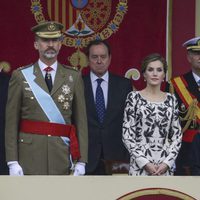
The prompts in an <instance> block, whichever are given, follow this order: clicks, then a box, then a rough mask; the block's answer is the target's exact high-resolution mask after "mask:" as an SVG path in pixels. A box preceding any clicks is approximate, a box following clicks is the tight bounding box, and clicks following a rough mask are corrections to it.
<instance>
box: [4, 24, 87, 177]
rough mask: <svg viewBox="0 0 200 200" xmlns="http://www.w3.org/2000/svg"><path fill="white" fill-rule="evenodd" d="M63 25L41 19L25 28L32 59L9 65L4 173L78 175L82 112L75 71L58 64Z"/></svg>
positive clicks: (82, 156) (83, 145) (81, 170)
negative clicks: (31, 34)
mask: <svg viewBox="0 0 200 200" xmlns="http://www.w3.org/2000/svg"><path fill="white" fill-rule="evenodd" d="M62 28H63V25H62V24H60V23H57V22H53V21H46V22H43V23H41V24H39V25H37V26H34V27H33V28H32V29H31V30H32V31H33V32H34V33H35V42H34V47H35V49H36V50H38V52H39V60H38V61H37V62H36V63H35V64H31V65H29V66H26V67H21V68H19V69H17V70H15V71H14V72H13V74H12V77H11V79H10V82H9V90H8V101H7V107H6V129H5V133H6V135H5V139H6V140H5V142H6V160H7V164H8V167H9V174H10V175H16V176H21V175H68V174H70V167H71V162H70V158H72V159H71V160H73V161H74V164H75V161H76V164H75V167H74V172H73V174H74V175H75V176H76V175H84V174H85V164H86V162H87V151H88V137H87V135H88V130H87V117H86V109H85V100H84V85H83V80H82V76H81V73H80V72H79V71H77V70H75V69H73V68H71V67H68V66H64V65H61V64H60V63H59V62H58V61H57V55H58V53H59V50H60V48H61V45H62V32H61V30H62Z"/></svg>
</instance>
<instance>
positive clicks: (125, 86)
mask: <svg viewBox="0 0 200 200" xmlns="http://www.w3.org/2000/svg"><path fill="white" fill-rule="evenodd" d="M87 56H88V60H89V67H90V73H89V74H88V75H86V76H84V77H83V80H84V84H85V98H86V110H87V118H88V134H89V138H88V140H89V146H88V164H87V165H86V174H87V175H109V174H110V173H112V172H110V169H109V170H108V168H109V167H108V165H107V164H108V163H109V162H111V163H112V161H128V159H129V156H128V152H127V150H126V149H125V147H124V145H123V143H122V122H123V112H124V104H125V100H126V96H127V94H128V93H129V92H130V91H132V85H131V81H130V80H129V79H126V78H124V77H119V76H116V75H113V74H111V73H109V72H108V67H109V65H110V63H111V51H110V47H109V45H108V43H107V42H105V41H101V40H94V41H91V42H90V43H89V45H88V47H87ZM99 80H100V81H99ZM98 82H100V83H99V84H98ZM97 88H100V90H101V93H102V96H103V97H99V94H98V92H97V91H98V89H97ZM99 98H103V106H102V105H101V103H100V102H99ZM97 107H98V108H97ZM99 107H100V111H99ZM106 163H107V164H106Z"/></svg>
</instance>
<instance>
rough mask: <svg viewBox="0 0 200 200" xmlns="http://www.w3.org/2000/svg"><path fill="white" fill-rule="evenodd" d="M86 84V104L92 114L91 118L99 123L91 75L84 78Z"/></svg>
mask: <svg viewBox="0 0 200 200" xmlns="http://www.w3.org/2000/svg"><path fill="white" fill-rule="evenodd" d="M84 82H85V96H86V103H87V107H88V110H89V112H90V114H89V116H90V118H91V119H95V121H96V122H98V117H97V112H96V106H95V101H94V94H93V91H92V83H91V79H90V75H87V76H85V77H84Z"/></svg>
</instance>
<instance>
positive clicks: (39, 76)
mask: <svg viewBox="0 0 200 200" xmlns="http://www.w3.org/2000/svg"><path fill="white" fill-rule="evenodd" d="M33 74H34V75H35V80H34V81H35V82H36V83H37V84H38V85H39V86H40V87H41V88H42V89H43V90H45V92H47V93H49V90H48V88H47V84H46V82H45V80H44V77H43V75H42V72H41V70H40V67H39V65H38V63H35V64H34V68H33Z"/></svg>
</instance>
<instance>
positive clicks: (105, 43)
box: [86, 40, 111, 57]
mask: <svg viewBox="0 0 200 200" xmlns="http://www.w3.org/2000/svg"><path fill="white" fill-rule="evenodd" d="M99 44H104V45H105V46H106V47H107V49H108V54H109V55H110V54H111V48H110V45H109V44H108V43H107V42H106V41H105V40H92V41H90V42H89V44H88V46H87V47H86V55H87V57H89V54H90V48H91V47H92V46H96V45H99Z"/></svg>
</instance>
